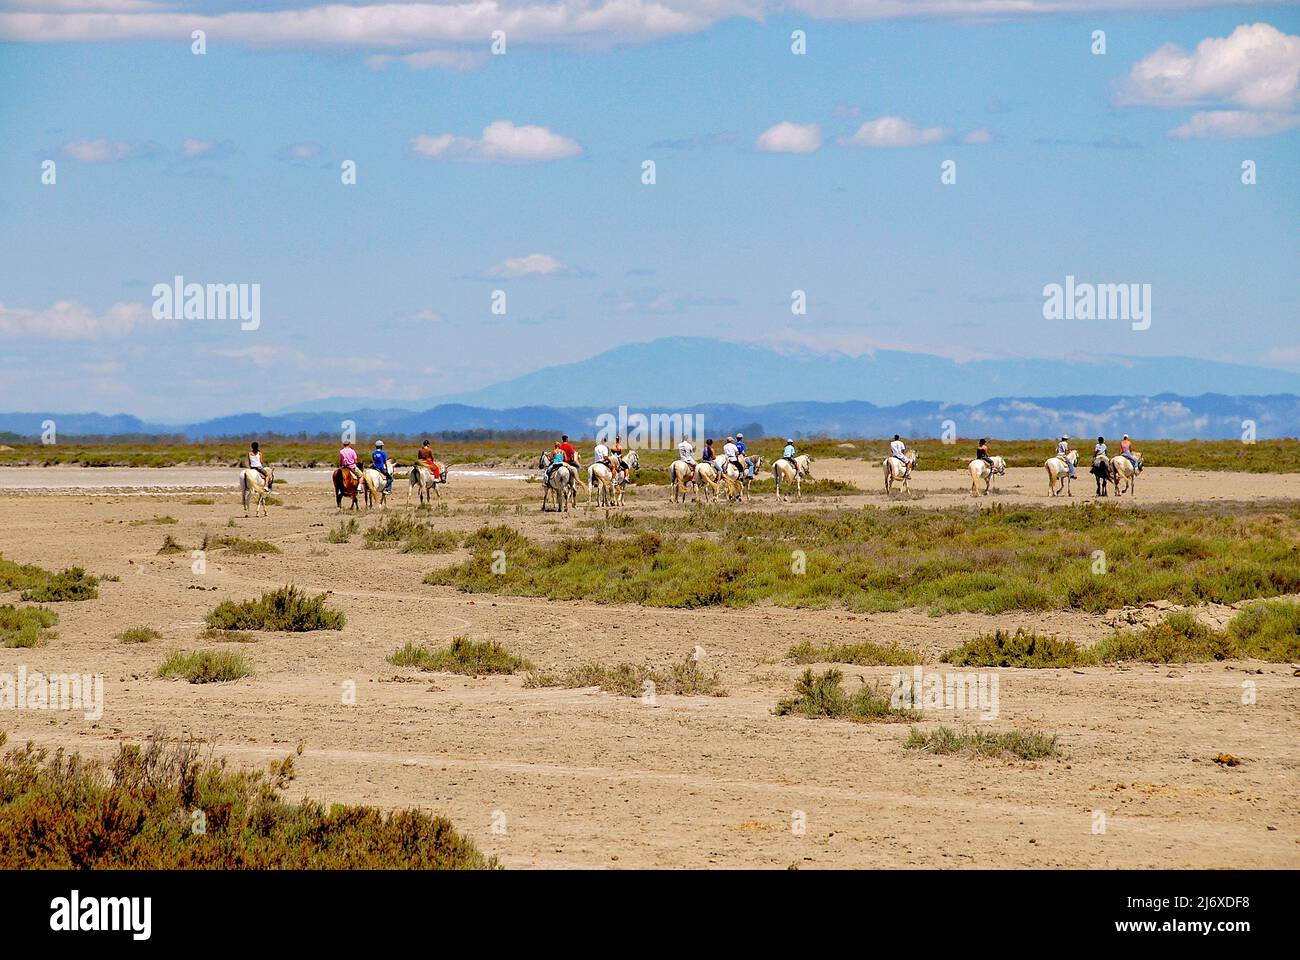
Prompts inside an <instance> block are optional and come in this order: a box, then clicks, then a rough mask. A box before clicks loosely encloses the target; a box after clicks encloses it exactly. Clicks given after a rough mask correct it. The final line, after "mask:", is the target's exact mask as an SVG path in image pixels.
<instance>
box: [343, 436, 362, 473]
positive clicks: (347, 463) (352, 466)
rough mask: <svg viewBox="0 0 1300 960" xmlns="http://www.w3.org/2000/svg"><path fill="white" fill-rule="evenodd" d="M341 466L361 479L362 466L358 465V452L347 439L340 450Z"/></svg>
mask: <svg viewBox="0 0 1300 960" xmlns="http://www.w3.org/2000/svg"><path fill="white" fill-rule="evenodd" d="M339 466H340V467H342V468H343V469H344V470H347V471H349V472H350V473H351V474H352V475H353V476H354V477H356V478H357V479H358V480H360V479H361V468H360V467H359V466H358V465H357V452H356V451H355V450H353V449H352V444H351V443H350V442H348V441H346V440H345V441H343V449H342V450H340V451H339Z"/></svg>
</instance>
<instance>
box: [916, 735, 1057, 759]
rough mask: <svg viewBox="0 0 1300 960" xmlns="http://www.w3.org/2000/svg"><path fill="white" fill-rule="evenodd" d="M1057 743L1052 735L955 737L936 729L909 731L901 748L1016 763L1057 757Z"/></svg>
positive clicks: (1055, 737)
mask: <svg viewBox="0 0 1300 960" xmlns="http://www.w3.org/2000/svg"><path fill="white" fill-rule="evenodd" d="M1057 740H1058V738H1057V735H1056V734H1054V733H1053V734H1046V733H1036V732H1033V731H1024V730H1008V731H1006V732H1003V733H988V732H984V731H979V730H976V731H969V730H963V731H961V732H960V733H958V732H957V731H956V730H952V729H950V728H949V727H939V728H938V729H935V730H931V731H929V732H925V731H922V730H918V729H917V728H916V727H913V728H912V729H911V730H910V731H909V732H908V735H907V739H906V740H905V741H903V746H904V747H906V748H907V749H909V750H924V751H925V752H927V753H938V754H950V753H964V754H969V755H972V756H978V757H986V758H989V759H1002V758H1007V757H1011V758H1015V759H1017V760H1041V759H1043V758H1045V757H1055V756H1059V755H1060V747H1059V744H1058V742H1057Z"/></svg>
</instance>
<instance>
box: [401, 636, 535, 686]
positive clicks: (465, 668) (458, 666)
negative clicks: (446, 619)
mask: <svg viewBox="0 0 1300 960" xmlns="http://www.w3.org/2000/svg"><path fill="white" fill-rule="evenodd" d="M388 662H389V663H391V664H393V665H395V666H399V667H419V668H420V669H421V670H428V671H431V672H436V673H463V674H467V675H468V676H475V677H476V676H481V675H483V674H488V673H514V672H515V671H516V670H527V669H529V668H530V667H531V666H532V664H531V663H529V662H528V661H527V660H525V659H523V658H522V657H516V656H515V655H514V654H513V653H511V652H510V651H509V650H507V649H506V648H505V647H503V646H502V645H501V644H499V643H498V642H497V641H495V640H482V641H477V642H476V641H474V640H471V639H469V638H468V637H455V638H454V639H453V640H452V641H451V645H450V646H448V647H443V648H442V649H439V650H430V649H429V648H427V647H423V646H420V645H418V644H415V643H412V642H411V641H409V640H408V641H407V642H406V643H405V644H403V645H402V647H401V648H400V649H398V650H397V651H396V652H394V653H393V654H392V655H391V656H390V657H389V658H388Z"/></svg>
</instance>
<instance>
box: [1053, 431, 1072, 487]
mask: <svg viewBox="0 0 1300 960" xmlns="http://www.w3.org/2000/svg"><path fill="white" fill-rule="evenodd" d="M1056 455H1057V456H1058V457H1060V458H1061V460H1062V461H1063V462H1064V463H1065V465H1066V466H1067V467H1069V468H1070V479H1071V480H1074V479H1075V478H1076V476H1077V475H1076V474H1075V472H1074V464H1073V463H1072V462H1071V461H1070V435H1069V434H1068V433H1063V434H1061V442H1060V443H1058V444H1057V445H1056Z"/></svg>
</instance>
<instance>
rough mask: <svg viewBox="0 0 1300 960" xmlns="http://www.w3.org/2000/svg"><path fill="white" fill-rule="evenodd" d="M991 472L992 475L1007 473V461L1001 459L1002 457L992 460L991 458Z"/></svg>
mask: <svg viewBox="0 0 1300 960" xmlns="http://www.w3.org/2000/svg"><path fill="white" fill-rule="evenodd" d="M993 472H994V473H1006V472H1007V461H1006V459H1005V458H1003V457H994V458H993Z"/></svg>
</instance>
